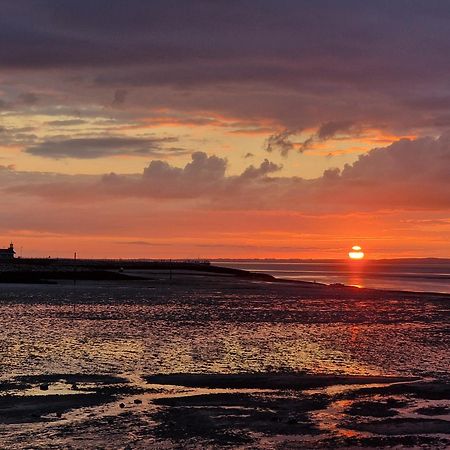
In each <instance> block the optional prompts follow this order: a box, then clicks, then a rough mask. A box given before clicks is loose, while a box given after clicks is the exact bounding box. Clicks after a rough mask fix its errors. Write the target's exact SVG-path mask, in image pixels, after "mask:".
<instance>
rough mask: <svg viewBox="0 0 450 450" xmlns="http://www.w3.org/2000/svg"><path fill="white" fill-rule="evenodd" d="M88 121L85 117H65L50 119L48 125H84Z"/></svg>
mask: <svg viewBox="0 0 450 450" xmlns="http://www.w3.org/2000/svg"><path fill="white" fill-rule="evenodd" d="M86 123H88V122H87V121H86V120H83V119H65V120H50V121H49V122H47V123H46V125H49V126H51V127H72V126H77V125H84V124H86Z"/></svg>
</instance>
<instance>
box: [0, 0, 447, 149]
mask: <svg viewBox="0 0 450 450" xmlns="http://www.w3.org/2000/svg"><path fill="white" fill-rule="evenodd" d="M207 3H208V2H206V3H205V2H204V1H200V0H199V1H192V2H190V7H189V8H187V7H186V6H185V5H183V3H182V2H174V3H170V2H169V3H167V2H163V1H155V2H151V4H150V3H148V4H147V2H142V1H139V0H130V1H129V2H127V3H126V4H125V3H124V4H117V5H114V7H113V8H112V7H111V5H110V4H109V3H108V2H105V1H103V0H100V1H96V2H93V4H92V5H91V4H90V2H77V1H75V0H63V1H61V2H51V1H42V2H38V3H35V2H33V3H32V4H30V2H26V1H24V0H17V1H15V2H14V3H11V2H10V4H9V5H2V8H3V9H2V16H1V17H0V40H1V42H2V46H1V47H0V67H1V69H2V74H3V79H5V81H6V82H7V84H8V85H14V84H15V83H18V84H19V85H22V84H24V83H25V82H26V83H27V84H26V85H27V86H29V88H30V90H31V89H36V91H37V92H41V91H39V90H38V89H42V92H46V91H49V90H51V91H52V93H53V94H52V95H54V102H55V104H57V105H59V106H61V101H62V102H65V101H67V102H69V103H70V102H76V103H80V104H81V106H83V105H82V104H83V103H84V106H86V105H91V104H92V103H97V104H102V105H105V103H108V104H111V103H112V105H113V106H114V107H115V108H116V109H118V110H119V111H115V112H114V113H117V114H118V113H119V112H120V108H117V107H120V106H123V105H124V103H125V102H126V105H127V111H129V110H130V111H131V110H133V108H136V109H139V110H143V109H146V110H147V111H148V110H149V109H152V108H155V109H163V108H166V109H169V108H171V109H175V110H177V111H190V112H194V111H198V112H203V113H205V112H207V113H210V112H215V113H220V114H227V115H229V116H233V117H246V118H249V117H251V118H253V119H267V118H270V119H271V120H272V121H273V122H276V125H277V126H278V127H280V129H281V127H284V128H286V129H292V128H295V126H296V125H297V124H299V123H301V124H302V127H304V128H312V127H315V128H318V127H319V126H320V124H326V123H328V122H333V121H336V119H335V118H339V121H343V122H352V123H363V124H364V123H370V124H373V126H374V128H382V127H388V128H389V129H390V130H395V131H396V132H400V131H399V130H401V131H402V132H403V134H404V133H405V130H410V131H411V130H414V131H416V130H418V129H419V130H421V131H422V132H423V134H425V133H426V132H430V129H431V130H432V131H433V132H434V131H436V132H440V131H441V130H442V129H444V128H445V127H448V125H449V114H450V106H449V103H448V102H445V97H446V96H447V93H448V76H447V74H448V73H449V70H450V61H449V58H448V57H447V53H448V52H447V49H446V47H445V45H440V44H436V43H437V42H438V43H442V42H448V41H449V40H450V31H449V27H447V26H446V24H445V21H443V20H442V17H447V16H448V14H449V11H450V6H449V4H448V2H444V1H436V2H433V6H432V7H430V6H429V5H423V4H421V2H413V4H410V2H407V7H405V5H406V3H405V2H404V1H400V2H358V1H356V0H343V1H342V2H339V5H338V4H331V3H330V2H326V1H321V0H319V1H317V2H308V1H299V2H283V4H282V5H281V6H280V5H279V2H276V1H275V0H272V1H270V0H268V1H264V2H263V3H264V6H263V7H261V8H258V10H257V11H255V8H254V6H253V5H252V4H251V3H250V2H248V3H245V4H242V3H240V2H229V3H227V2H209V4H207ZM98 17H102V19H103V20H102V21H101V23H100V22H99V21H98V20H97V19H96V18H98ZM392 17H401V19H400V20H401V26H399V23H400V22H399V21H395V20H392ZM211 18H214V20H211ZM422 19H423V20H422ZM249 24H252V25H251V26H249ZM117 30H120V34H121V39H120V40H118V39H117V32H118V31H117ZM323 30H327V33H323ZM419 50H420V51H419ZM30 74H33V76H31V77H30ZM133 86H134V87H136V88H137V89H138V90H139V95H134V96H133V98H132V99H131V98H127V97H126V92H129V91H130V89H132V88H133ZM111 90H113V92H114V98H113V99H112V101H111V99H106V95H108V96H109V95H110V92H111ZM105 92H108V94H106V93H105ZM180 94H182V95H180ZM74 99H75V100H74ZM48 101H50V100H48ZM39 104H40V102H39ZM8 105H10V102H7V106H8ZM191 115H193V114H191ZM386 118H389V121H387V120H386ZM319 134H320V135H321V136H322V137H320V136H319V138H326V135H327V130H322V131H321V132H320V133H319ZM287 151H289V150H287Z"/></svg>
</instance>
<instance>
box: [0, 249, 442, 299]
mask: <svg viewBox="0 0 450 450" xmlns="http://www.w3.org/2000/svg"><path fill="white" fill-rule="evenodd" d="M224 262H225V261H224ZM154 273H157V274H162V273H164V274H165V275H166V276H165V280H166V281H167V280H169V281H170V280H172V277H177V278H179V277H180V275H182V276H183V280H184V282H186V283H192V280H193V277H194V276H196V275H201V276H202V277H204V278H205V277H206V278H209V277H221V278H228V279H236V280H241V281H259V282H269V283H279V284H284V285H291V286H299V287H302V288H305V289H306V288H307V289H308V290H310V291H312V290H318V291H320V292H321V293H322V294H324V293H327V294H334V295H336V294H337V293H339V294H340V296H341V295H353V296H354V295H367V294H368V293H371V294H378V295H379V294H387V293H389V294H394V295H399V294H402V295H403V294H411V295H415V296H416V295H419V296H424V295H439V296H444V297H449V298H450V294H446V293H440V292H417V291H412V290H397V289H395V290H394V289H374V288H358V287H355V286H350V285H345V284H342V283H331V284H325V283H320V282H312V281H302V280H292V279H287V278H278V277H275V276H273V275H270V274H267V273H262V272H252V271H249V270H245V269H238V268H231V267H223V266H218V265H214V264H211V263H209V261H205V260H199V261H195V260H186V261H182V260H161V261H155V260H126V259H124V260H100V259H76V260H75V259H68V258H65V259H53V258H17V259H15V260H14V261H11V262H0V283H3V284H4V283H8V284H58V283H59V282H74V283H76V282H86V281H94V282H95V281H105V282H108V281H116V282H133V281H141V282H145V281H148V282H158V283H161V279H159V280H157V281H155V279H154V278H152V276H151V275H152V274H154ZM196 282H199V280H198V277H197V278H196Z"/></svg>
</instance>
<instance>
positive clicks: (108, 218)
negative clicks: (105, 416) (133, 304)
mask: <svg viewBox="0 0 450 450" xmlns="http://www.w3.org/2000/svg"><path fill="white" fill-rule="evenodd" d="M0 8H1V12H2V13H1V15H0V42H1V45H0V238H1V241H0V246H5V247H6V246H7V245H8V244H9V242H10V241H13V242H14V243H15V246H16V250H17V251H18V254H21V255H22V256H24V257H25V256H30V257H35V256H52V257H69V256H71V255H73V252H75V251H76V252H78V255H79V257H86V258H92V257H102V258H252V257H255V258H341V257H345V255H346V254H347V252H348V251H349V249H350V248H351V246H353V245H360V246H361V247H362V248H363V250H364V252H365V253H366V255H367V256H368V257H370V258H392V257H450V181H449V180H450V77H449V73H450V56H449V55H450V27H449V26H448V24H449V21H450V3H449V2H447V1H437V0H427V1H416V0H407V1H406V0H396V1H395V2H393V1H386V0H378V1H376V2H362V1H359V0H354V1H349V0H341V1H339V2H337V1H331V0H329V1H326V0H315V1H314V2H311V1H302V0H296V1H288V0H270V1H269V0H253V1H248V0H239V1H238V0H226V1H225V0H217V1H210V0H189V1H185V0H180V1H173V0H164V1H158V0H154V1H151V2H143V1H141V0H127V1H126V2H122V1H114V0H89V1H87V0H58V1H57V2H55V1H52V0H34V1H24V0H14V1H9V0H7V1H6V0H0Z"/></svg>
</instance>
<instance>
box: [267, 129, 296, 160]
mask: <svg viewBox="0 0 450 450" xmlns="http://www.w3.org/2000/svg"><path fill="white" fill-rule="evenodd" d="M294 134H295V132H294V131H291V130H283V131H280V132H279V133H275V134H272V135H271V136H269V137H268V138H267V141H266V151H267V152H269V153H271V152H273V151H278V152H280V154H281V155H282V156H287V155H288V153H289V152H290V151H291V150H293V149H294V148H295V144H294V143H293V142H292V141H291V140H290V137H291V136H292V135H294Z"/></svg>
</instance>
